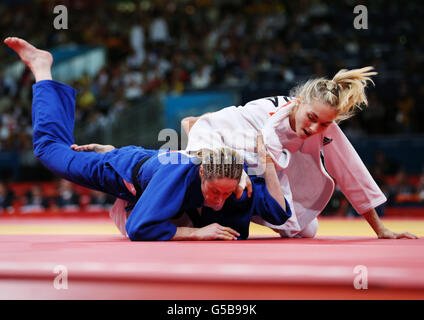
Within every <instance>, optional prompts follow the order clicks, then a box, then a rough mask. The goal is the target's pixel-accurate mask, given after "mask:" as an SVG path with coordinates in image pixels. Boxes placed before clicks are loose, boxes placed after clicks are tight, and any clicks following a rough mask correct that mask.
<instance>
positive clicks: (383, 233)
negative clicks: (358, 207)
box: [362, 209, 418, 239]
mask: <svg viewBox="0 0 424 320" xmlns="http://www.w3.org/2000/svg"><path fill="white" fill-rule="evenodd" d="M362 215H363V216H364V218H365V219H366V220H367V222H368V223H369V225H370V226H371V228H372V229H373V230H374V231H375V233H376V234H377V237H378V238H379V239H418V237H417V236H416V235H414V234H411V233H409V232H401V233H397V232H393V231H391V230H389V229H387V228H386V227H385V226H384V224H383V222H382V221H381V220H380V218H379V217H378V214H377V212H376V211H375V209H371V210H369V211H367V212H365V213H364V214H362Z"/></svg>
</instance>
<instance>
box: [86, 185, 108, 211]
mask: <svg viewBox="0 0 424 320" xmlns="http://www.w3.org/2000/svg"><path fill="white" fill-rule="evenodd" d="M90 191H91V192H90V203H89V204H88V206H87V210H89V211H93V210H109V209H110V208H111V207H112V206H113V203H114V202H115V198H113V197H111V196H110V195H108V194H106V193H104V192H100V191H97V190H90Z"/></svg>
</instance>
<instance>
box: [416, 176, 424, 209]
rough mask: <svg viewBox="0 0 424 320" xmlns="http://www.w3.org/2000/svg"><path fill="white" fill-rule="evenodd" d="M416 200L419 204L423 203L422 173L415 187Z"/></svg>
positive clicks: (423, 178)
mask: <svg viewBox="0 0 424 320" xmlns="http://www.w3.org/2000/svg"><path fill="white" fill-rule="evenodd" d="M417 193H418V199H419V201H420V202H421V203H424V171H423V173H421V176H420V180H419V182H418V186H417Z"/></svg>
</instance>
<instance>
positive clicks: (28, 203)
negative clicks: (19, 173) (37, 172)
mask: <svg viewBox="0 0 424 320" xmlns="http://www.w3.org/2000/svg"><path fill="white" fill-rule="evenodd" d="M48 206H49V199H48V198H47V197H45V196H44V195H43V192H42V189H41V186H40V185H38V184H34V185H33V186H32V188H31V189H30V190H28V191H27V192H26V193H25V195H24V197H23V205H22V207H21V212H22V213H33V212H40V211H44V210H45V209H47V208H48Z"/></svg>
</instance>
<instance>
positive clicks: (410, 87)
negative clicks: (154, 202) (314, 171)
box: [0, 0, 424, 212]
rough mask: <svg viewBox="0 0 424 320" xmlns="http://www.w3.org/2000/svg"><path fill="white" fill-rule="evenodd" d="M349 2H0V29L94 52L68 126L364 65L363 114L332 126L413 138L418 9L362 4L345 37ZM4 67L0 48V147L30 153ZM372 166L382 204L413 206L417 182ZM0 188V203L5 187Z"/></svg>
mask: <svg viewBox="0 0 424 320" xmlns="http://www.w3.org/2000/svg"><path fill="white" fill-rule="evenodd" d="M24 2H25V1H24ZM56 4H62V5H65V6H66V7H67V8H68V12H69V22H68V24H69V29H67V30H55V29H54V28H53V25H52V23H47V22H46V21H51V20H52V19H53V17H54V16H53V15H52V12H53V7H54V6H55V5H56ZM355 5H356V3H355V1H349V0H344V1H321V0H320V1H314V0H311V1H302V0H301V1H257V0H250V1H218V0H216V1H213V0H188V1H165V0H163V1H160V0H158V1H146V0H144V1H100V0H93V1H83V0H73V1H71V0H67V1H65V0H64V1H30V2H25V4H22V5H21V4H19V1H18V3H17V4H16V2H15V3H14V2H13V1H11V2H10V3H9V4H0V17H1V19H0V30H1V32H2V35H3V36H18V37H22V38H24V39H26V40H28V41H29V42H30V43H32V44H34V45H36V46H37V47H40V48H44V49H49V48H54V47H57V46H61V45H66V44H79V45H91V46H104V47H105V48H106V50H107V63H106V65H105V67H104V68H102V69H101V70H100V71H99V72H98V74H97V75H95V76H94V77H89V76H87V75H85V76H83V77H82V78H81V79H78V80H76V81H74V83H70V85H72V86H73V87H75V88H76V89H77V90H78V95H77V114H76V121H77V122H79V123H80V124H82V125H87V126H89V125H90V124H91V123H96V122H101V121H103V120H104V119H105V118H107V117H109V116H110V115H111V114H113V113H114V112H122V110H125V108H129V107H130V105H129V102H131V101H132V100H134V99H139V98H141V97H145V96H149V95H156V94H163V93H167V94H181V93H183V92H187V91H191V90H204V89H211V88H221V87H225V88H227V87H240V86H243V85H247V84H252V83H261V84H262V85H266V84H267V83H272V84H273V85H275V84H278V83H281V87H282V88H287V87H289V88H290V87H294V86H295V85H296V84H297V83H299V82H301V81H304V80H306V79H309V78H313V77H332V76H333V75H334V74H335V73H336V72H337V71H338V70H339V69H342V68H356V67H363V66H368V65H372V66H374V67H375V68H376V70H377V71H378V72H379V75H378V77H376V78H375V88H372V89H369V90H368V99H369V106H370V107H369V110H367V111H365V112H362V113H360V115H358V116H356V117H354V118H352V119H350V120H348V121H346V123H344V124H343V126H342V128H343V130H344V131H345V133H346V135H347V136H348V137H366V136H367V135H376V134H384V135H388V134H423V133H424V126H423V125H422V123H421V122H422V119H424V81H423V74H422V72H420V70H424V68H423V67H424V65H423V64H424V50H423V47H424V33H423V32H420V31H421V30H423V29H424V25H423V24H424V20H423V19H422V17H423V16H424V12H423V11H424V10H423V9H424V6H423V5H421V4H420V2H419V1H408V2H405V1H382V0H377V1H372V2H370V3H369V4H366V5H367V9H368V29H365V30H356V29H355V28H353V19H354V17H355V14H354V13H353V7H354V6H355ZM16 59H17V57H16V56H14V55H13V54H11V51H10V50H8V49H7V48H6V46H4V45H3V46H1V48H0V64H2V65H3V66H1V67H0V151H7V150H15V151H23V150H31V149H32V128H31V99H32V88H31V86H32V84H33V78H32V75H31V74H30V73H29V72H28V70H26V71H25V72H24V73H23V74H22V76H21V77H20V78H19V79H12V78H10V77H6V76H5V75H4V73H3V72H2V69H3V67H4V66H5V65H6V64H7V63H9V62H12V61H16ZM279 94H281V95H288V94H289V92H281V93H279ZM258 98H259V97H258ZM244 102H246V101H244ZM379 157H380V158H381V159H378V158H379ZM376 161H381V163H380V165H379V166H376V167H375V168H370V169H371V172H372V174H373V176H374V177H375V178H376V180H378V181H379V183H380V186H382V188H383V189H384V191H385V192H386V194H387V195H388V196H389V203H394V202H398V203H402V202H405V201H406V202H410V201H412V200H413V201H415V202H417V201H418V202H423V201H424V195H423V190H424V187H423V185H424V180H423V179H424V175H421V177H417V176H415V177H408V175H407V173H405V172H404V171H403V170H402V168H398V167H396V164H394V165H391V164H390V159H387V157H386V156H385V155H384V154H382V155H379V154H378V153H376ZM387 167H390V168H389V169H387ZM387 176H391V177H392V180H390V181H388V180H387V178H386V177H387ZM0 192H1V195H0V199H2V201H3V203H4V201H6V200H4V199H6V198H7V197H8V196H7V188H6V187H5V186H2V187H1V188H0ZM32 192H33V193H34V192H35V193H37V192H39V191H36V189H34V190H33V191H32ZM404 195H411V197H410V198H408V197H406V196H404ZM334 199H336V200H337V197H335V198H334ZM406 199H409V200H406ZM25 201H27V200H25ZM28 201H29V200H28ZM46 202H48V203H50V204H51V203H53V202H54V201H53V202H52V201H51V199H50V200H49V201H47V200H46ZM330 205H331V204H330ZM339 207H343V206H339ZM346 211H348V208H346V209H345V210H344V212H346Z"/></svg>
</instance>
